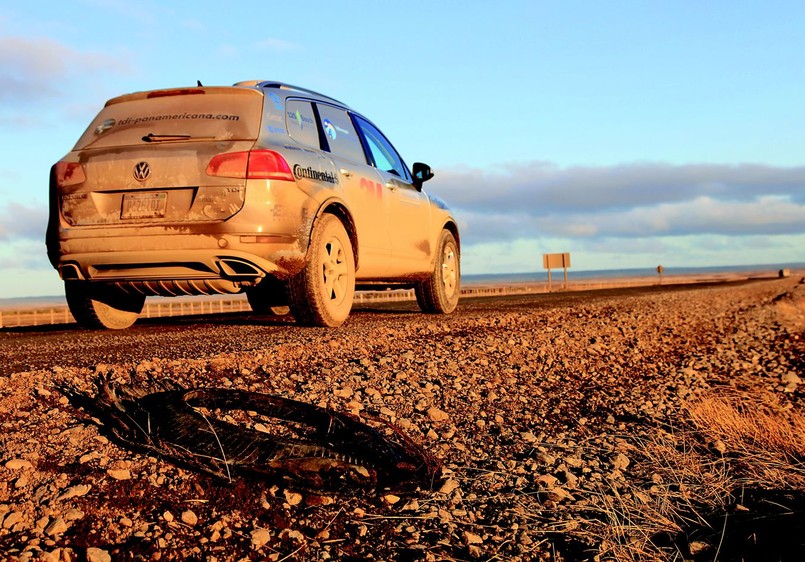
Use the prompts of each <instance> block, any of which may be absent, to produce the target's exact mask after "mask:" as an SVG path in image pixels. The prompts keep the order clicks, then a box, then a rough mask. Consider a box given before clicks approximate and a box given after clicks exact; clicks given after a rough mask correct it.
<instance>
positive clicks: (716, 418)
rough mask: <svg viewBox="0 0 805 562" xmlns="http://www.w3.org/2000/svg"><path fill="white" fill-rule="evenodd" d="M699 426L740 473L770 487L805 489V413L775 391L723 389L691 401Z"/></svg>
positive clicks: (747, 479) (748, 480)
mask: <svg viewBox="0 0 805 562" xmlns="http://www.w3.org/2000/svg"><path fill="white" fill-rule="evenodd" d="M687 410H688V414H689V415H690V419H691V422H692V424H693V426H694V428H695V430H696V432H697V433H698V434H699V435H701V436H702V437H704V439H706V440H707V442H708V443H709V444H710V445H711V446H712V447H714V448H715V449H716V450H717V451H719V452H721V453H722V454H724V455H725V456H726V457H727V458H729V459H731V461H732V462H733V464H735V468H736V469H737V471H738V474H736V477H738V478H739V479H741V480H744V481H745V482H744V483H746V484H751V485H758V486H761V487H767V488H792V489H805V416H803V415H802V413H799V412H795V411H792V410H791V409H790V408H789V409H786V408H783V407H781V406H780V405H779V404H778V403H777V402H776V401H775V400H774V399H773V397H769V396H763V395H750V394H748V393H738V392H729V393H724V392H722V393H719V394H712V395H709V396H705V397H703V398H701V399H700V400H698V401H696V402H694V403H692V404H690V405H688V408H687Z"/></svg>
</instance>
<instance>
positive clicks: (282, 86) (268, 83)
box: [236, 80, 346, 106]
mask: <svg viewBox="0 0 805 562" xmlns="http://www.w3.org/2000/svg"><path fill="white" fill-rule="evenodd" d="M236 85H243V86H246V85H249V86H257V87H258V88H277V89H279V90H296V91H298V92H305V93H306V94H313V95H314V96H319V97H322V98H325V99H328V100H331V101H334V102H335V103H337V104H339V105H343V106H346V104H345V103H344V102H342V101H339V100H337V99H335V98H334V97H331V96H327V95H325V94H322V93H320V92H316V91H315V90H310V89H308V88H300V87H299V86H293V85H291V84H286V83H284V82H273V81H270V80H266V81H262V82H260V81H256V80H255V81H251V80H250V81H249V82H238V84H236Z"/></svg>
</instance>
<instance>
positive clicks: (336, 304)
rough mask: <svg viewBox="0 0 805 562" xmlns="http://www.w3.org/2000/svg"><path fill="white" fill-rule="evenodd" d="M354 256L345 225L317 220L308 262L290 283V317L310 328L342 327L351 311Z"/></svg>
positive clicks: (331, 218) (330, 218)
mask: <svg viewBox="0 0 805 562" xmlns="http://www.w3.org/2000/svg"><path fill="white" fill-rule="evenodd" d="M354 295H355V257H354V255H353V253H352V243H351V242H350V240H349V236H348V235H347V231H346V230H345V229H344V225H343V224H341V221H340V220H338V218H337V217H336V216H334V215H329V214H326V215H322V217H321V218H319V219H318V220H317V221H316V226H315V227H314V229H313V235H312V236H311V239H310V250H309V252H308V260H307V263H306V264H305V267H304V269H302V271H301V272H300V273H299V274H297V275H295V276H294V277H292V278H291V280H290V281H289V282H288V297H289V301H290V302H289V304H290V306H291V314H293V315H294V318H296V320H297V321H298V322H299V323H300V324H305V325H308V326H331V327H334V326H340V325H341V324H343V323H344V321H345V320H346V319H347V317H348V316H349V312H350V310H352V299H353V297H354Z"/></svg>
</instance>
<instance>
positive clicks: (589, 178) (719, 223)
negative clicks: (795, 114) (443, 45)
mask: <svg viewBox="0 0 805 562" xmlns="http://www.w3.org/2000/svg"><path fill="white" fill-rule="evenodd" d="M508 168H509V169H510V170H512V171H511V172H510V173H508V174H501V173H489V172H484V171H480V170H475V171H471V170H468V169H462V170H446V171H442V172H439V173H438V175H437V178H439V181H436V180H434V183H433V188H435V189H437V190H438V192H439V194H440V195H443V196H444V197H445V199H447V201H448V203H450V204H451V206H452V207H453V208H454V210H455V211H456V213H457V214H458V215H459V216H460V217H461V218H462V220H463V221H464V222H465V223H466V228H465V229H463V231H462V237H463V239H464V240H465V241H466V242H468V243H480V242H483V241H494V240H515V239H520V238H524V237H534V236H551V237H566V238H571V239H585V238H594V237H637V238H646V237H655V236H684V235H689V234H728V235H748V234H767V235H774V234H798V233H803V232H805V167H799V168H775V167H770V166H759V165H739V166H723V165H705V164H697V165H686V166H672V165H668V164H645V163H637V164H633V165H620V166H611V167H597V168H596V167H574V168H564V169H563V168H559V167H556V166H553V165H551V164H547V163H544V162H532V163H526V164H518V165H510V166H509V167H508ZM429 187H430V186H429Z"/></svg>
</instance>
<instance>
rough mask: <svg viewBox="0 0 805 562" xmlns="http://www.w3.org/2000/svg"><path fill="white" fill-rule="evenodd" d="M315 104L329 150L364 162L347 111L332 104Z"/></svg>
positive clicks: (358, 139) (361, 148) (357, 138)
mask: <svg viewBox="0 0 805 562" xmlns="http://www.w3.org/2000/svg"><path fill="white" fill-rule="evenodd" d="M316 106H317V109H318V110H319V117H320V118H321V126H322V128H323V129H324V136H325V137H326V138H327V144H329V145H330V152H332V153H333V154H334V155H336V156H340V157H342V158H346V159H347V160H352V161H353V162H360V163H361V164H366V155H365V154H364V153H363V147H362V146H361V141H360V138H359V137H358V133H357V131H356V130H355V127H354V126H353V125H352V120H350V118H349V113H347V112H346V111H345V110H343V109H340V108H338V107H333V106H332V105H326V104H322V103H318V104H316Z"/></svg>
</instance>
